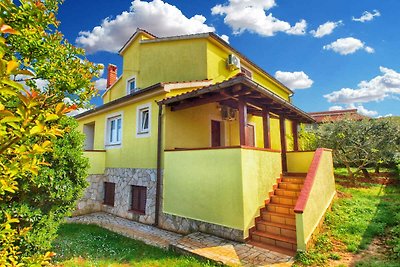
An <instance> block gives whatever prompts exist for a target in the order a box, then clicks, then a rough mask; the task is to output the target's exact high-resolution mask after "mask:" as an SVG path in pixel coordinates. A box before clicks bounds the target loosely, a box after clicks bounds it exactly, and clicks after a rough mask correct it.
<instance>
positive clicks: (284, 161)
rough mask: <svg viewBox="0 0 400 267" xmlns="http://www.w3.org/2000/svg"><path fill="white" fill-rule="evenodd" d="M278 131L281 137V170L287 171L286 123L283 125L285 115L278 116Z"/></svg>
mask: <svg viewBox="0 0 400 267" xmlns="http://www.w3.org/2000/svg"><path fill="white" fill-rule="evenodd" d="M279 131H280V135H281V136H280V137H281V151H282V172H283V173H285V172H287V159H286V151H287V145H286V125H285V117H284V116H283V115H280V116H279Z"/></svg>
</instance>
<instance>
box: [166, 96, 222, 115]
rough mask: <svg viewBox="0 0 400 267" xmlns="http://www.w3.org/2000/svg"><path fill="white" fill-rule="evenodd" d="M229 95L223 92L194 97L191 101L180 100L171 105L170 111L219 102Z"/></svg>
mask: <svg viewBox="0 0 400 267" xmlns="http://www.w3.org/2000/svg"><path fill="white" fill-rule="evenodd" d="M229 98H230V97H229V96H227V95H223V94H216V95H213V96H209V97H205V98H194V99H193V100H192V101H185V102H180V103H179V104H177V105H173V106H171V110H172V111H177V110H182V109H186V108H191V107H195V106H200V105H204V104H208V103H213V102H219V101H222V100H225V99H229Z"/></svg>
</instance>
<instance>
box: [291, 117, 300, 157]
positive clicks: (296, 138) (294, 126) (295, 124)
mask: <svg viewBox="0 0 400 267" xmlns="http://www.w3.org/2000/svg"><path fill="white" fill-rule="evenodd" d="M298 130H299V123H298V122H297V121H292V134H293V150H294V151H299V132H298Z"/></svg>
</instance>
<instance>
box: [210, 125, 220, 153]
mask: <svg viewBox="0 0 400 267" xmlns="http://www.w3.org/2000/svg"><path fill="white" fill-rule="evenodd" d="M211 146H212V147H217V146H221V122H220V121H214V120H212V121H211Z"/></svg>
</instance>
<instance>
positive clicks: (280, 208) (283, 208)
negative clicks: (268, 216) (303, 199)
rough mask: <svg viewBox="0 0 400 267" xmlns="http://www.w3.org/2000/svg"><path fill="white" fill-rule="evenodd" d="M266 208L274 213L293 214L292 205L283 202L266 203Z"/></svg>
mask: <svg viewBox="0 0 400 267" xmlns="http://www.w3.org/2000/svg"><path fill="white" fill-rule="evenodd" d="M267 210H268V211H272V212H276V213H281V214H292V215H294V205H284V204H274V203H269V204H268V205H267Z"/></svg>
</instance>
